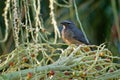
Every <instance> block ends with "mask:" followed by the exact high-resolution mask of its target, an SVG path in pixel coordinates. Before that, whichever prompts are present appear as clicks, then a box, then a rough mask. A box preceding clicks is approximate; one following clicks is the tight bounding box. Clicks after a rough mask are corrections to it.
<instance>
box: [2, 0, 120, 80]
mask: <svg viewBox="0 0 120 80" xmlns="http://www.w3.org/2000/svg"><path fill="white" fill-rule="evenodd" d="M2 3H5V6H4V5H3V6H4V10H1V11H3V14H2V16H3V17H4V22H3V23H2V22H0V23H1V24H3V25H0V28H1V29H0V42H1V43H0V45H1V46H0V49H1V50H0V53H2V54H1V56H0V73H1V75H0V79H1V80H2V79H3V80H7V79H8V80H16V79H23V80H24V79H25V80H26V79H27V80H30V79H33V80H48V79H54V80H59V79H64V80H68V79H103V80H105V79H116V80H117V79H119V78H120V77H119V76H120V70H119V68H120V64H118V63H114V61H113V60H115V59H116V60H117V61H119V60H120V57H117V56H113V53H111V51H110V50H109V49H107V48H106V47H105V44H101V45H100V46H96V45H80V46H75V45H70V46H68V45H66V44H64V43H63V42H62V40H61V35H60V32H59V30H58V25H59V23H60V22H61V21H62V20H64V19H71V20H72V21H74V22H75V23H76V24H77V26H79V27H80V29H81V30H82V31H83V33H84V35H85V36H86V39H88V40H89V41H90V42H92V43H94V44H97V43H98V44H100V43H102V42H104V41H105V39H106V37H108V36H110V35H109V34H110V32H109V31H110V28H111V24H112V17H111V15H112V9H111V5H110V2H109V1H108V0H99V1H94V0H88V1H84V0H83V1H82V0H74V1H72V0H61V1H60V0H49V1H48V0H41V1H40V0H6V2H4V1H3V2H1V3H0V4H2ZM3 6H2V7H3ZM0 13H1V12H0ZM115 15H116V14H115ZM3 17H0V18H1V19H3ZM105 21H107V22H105ZM110 23H111V24H110ZM98 31H99V32H98ZM106 31H108V33H107V32H106ZM100 35H101V36H100ZM107 40H109V39H107ZM90 48H95V49H94V50H91V49H90ZM3 54H4V55H3Z"/></svg>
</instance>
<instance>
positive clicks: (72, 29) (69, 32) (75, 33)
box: [61, 20, 89, 45]
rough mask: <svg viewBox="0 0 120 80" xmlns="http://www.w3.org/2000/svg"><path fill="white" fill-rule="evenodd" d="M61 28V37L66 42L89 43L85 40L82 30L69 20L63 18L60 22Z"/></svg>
mask: <svg viewBox="0 0 120 80" xmlns="http://www.w3.org/2000/svg"><path fill="white" fill-rule="evenodd" d="M61 24H62V26H63V28H62V39H63V41H64V42H66V43H67V44H69V45H70V44H76V45H80V44H86V45H88V44H89V43H88V42H87V41H86V39H85V36H84V35H83V33H82V31H81V30H80V29H78V28H77V27H76V25H75V24H74V23H73V22H72V21H69V20H65V21H63V22H61Z"/></svg>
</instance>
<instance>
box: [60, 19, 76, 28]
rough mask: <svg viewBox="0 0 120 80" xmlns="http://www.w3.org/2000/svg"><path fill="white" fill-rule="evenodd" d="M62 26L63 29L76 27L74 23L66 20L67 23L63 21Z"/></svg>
mask: <svg viewBox="0 0 120 80" xmlns="http://www.w3.org/2000/svg"><path fill="white" fill-rule="evenodd" d="M61 24H62V25H63V28H67V27H69V28H72V27H73V26H72V25H74V23H73V22H72V21H69V20H65V21H62V22H61Z"/></svg>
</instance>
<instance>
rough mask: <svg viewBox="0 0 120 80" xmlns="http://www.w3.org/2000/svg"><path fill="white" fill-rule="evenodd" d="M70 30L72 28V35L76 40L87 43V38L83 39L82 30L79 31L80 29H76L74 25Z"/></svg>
mask: <svg viewBox="0 0 120 80" xmlns="http://www.w3.org/2000/svg"><path fill="white" fill-rule="evenodd" d="M72 30H73V32H74V36H73V37H74V38H75V39H76V40H78V41H80V42H82V43H85V44H89V43H88V42H87V40H86V39H85V37H84V35H83V33H82V31H80V30H79V29H77V28H76V27H75V28H74V29H72Z"/></svg>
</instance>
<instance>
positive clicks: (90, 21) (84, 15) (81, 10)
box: [0, 0, 120, 56]
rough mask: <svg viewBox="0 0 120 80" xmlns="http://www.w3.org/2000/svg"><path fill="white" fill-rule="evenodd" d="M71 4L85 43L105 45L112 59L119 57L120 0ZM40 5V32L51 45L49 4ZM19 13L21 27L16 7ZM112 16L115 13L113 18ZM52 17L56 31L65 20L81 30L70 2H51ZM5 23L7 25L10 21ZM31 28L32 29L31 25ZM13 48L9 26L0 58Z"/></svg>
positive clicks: (0, 8)
mask: <svg viewBox="0 0 120 80" xmlns="http://www.w3.org/2000/svg"><path fill="white" fill-rule="evenodd" d="M5 1H6V0H1V1H0V40H2V39H3V38H4V36H5V29H6V27H5V22H4V17H3V16H2V15H3V13H4V8H5V5H6V3H5ZM22 1H24V0H20V1H19V2H21V3H22ZM31 1H32V0H28V3H29V4H31V3H32V2H31ZM114 2H115V5H114ZM75 3H76V6H77V10H78V17H79V19H80V21H81V23H82V28H83V29H84V32H85V33H86V35H87V38H88V40H89V42H90V43H91V44H93V45H100V44H102V43H105V44H106V45H107V46H106V47H107V48H108V49H110V50H111V51H112V53H114V54H113V55H117V56H120V39H119V37H118V36H120V32H119V31H120V30H118V29H120V0H75ZM40 4H41V6H40V7H41V10H40V17H41V21H42V23H43V26H44V28H45V29H46V30H47V31H48V32H49V34H48V40H50V41H52V40H53V38H54V31H53V29H54V28H53V25H52V24H51V20H50V8H49V0H41V2H40ZM11 5H12V4H11ZM114 6H115V7H114ZM12 9H13V7H10V9H9V10H12ZM20 9H21V14H22V15H21V18H22V19H21V20H22V22H23V23H24V22H25V15H24V13H25V12H24V8H22V6H20ZM114 12H116V15H115V14H114ZM30 13H31V15H30V16H31V20H32V18H33V16H32V15H33V14H32V13H33V12H32V10H31V8H30ZM54 14H55V19H56V21H57V26H58V27H59V26H60V22H61V21H63V20H66V19H69V20H71V21H73V22H74V23H75V24H76V25H77V27H79V28H80V27H81V26H80V25H79V23H78V20H77V18H76V11H75V5H74V4H73V1H72V0H55V1H54ZM18 15H19V14H18ZM8 16H9V13H8ZM115 16H116V17H115ZM117 19H119V21H117ZM8 22H9V23H10V21H8ZM117 22H119V23H118V24H119V28H118V27H117V26H116V24H117ZM32 25H34V23H33V24H32ZM20 38H22V37H20ZM58 42H59V43H61V42H62V43H63V41H62V39H61V38H58ZM14 48H15V41H14V38H13V30H12V27H11V25H9V30H8V38H7V40H6V41H5V42H1V43H0V55H2V54H8V53H10V52H11V51H12V50H14Z"/></svg>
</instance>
